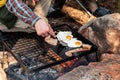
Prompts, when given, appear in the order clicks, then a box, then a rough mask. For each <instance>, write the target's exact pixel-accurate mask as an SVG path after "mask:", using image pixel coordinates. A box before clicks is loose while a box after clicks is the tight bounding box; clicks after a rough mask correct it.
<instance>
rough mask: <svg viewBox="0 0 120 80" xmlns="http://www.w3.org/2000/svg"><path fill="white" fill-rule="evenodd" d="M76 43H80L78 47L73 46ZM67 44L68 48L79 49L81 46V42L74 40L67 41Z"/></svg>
mask: <svg viewBox="0 0 120 80" xmlns="http://www.w3.org/2000/svg"><path fill="white" fill-rule="evenodd" d="M76 42H80V44H79V45H76V44H75V43H76ZM67 44H68V47H71V48H75V47H81V46H82V41H80V40H77V39H76V38H72V39H71V40H69V41H68V42H67Z"/></svg>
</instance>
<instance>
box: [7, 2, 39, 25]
mask: <svg viewBox="0 0 120 80" xmlns="http://www.w3.org/2000/svg"><path fill="white" fill-rule="evenodd" d="M6 7H7V8H8V10H9V11H10V12H11V13H13V14H14V15H16V16H17V17H18V18H19V19H21V20H23V21H24V22H25V23H28V24H30V25H34V24H35V23H36V22H37V21H38V20H39V19H40V18H39V17H38V16H37V15H36V14H34V13H33V11H32V10H31V9H30V8H29V7H28V6H27V5H26V4H25V3H23V2H22V0H8V1H7V3H6Z"/></svg>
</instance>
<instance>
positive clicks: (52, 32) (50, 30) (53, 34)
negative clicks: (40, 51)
mask: <svg viewBox="0 0 120 80" xmlns="http://www.w3.org/2000/svg"><path fill="white" fill-rule="evenodd" d="M49 34H50V35H51V36H52V37H56V36H55V32H54V31H53V29H52V28H51V26H50V25H49Z"/></svg>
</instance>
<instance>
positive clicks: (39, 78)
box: [6, 64, 58, 80]
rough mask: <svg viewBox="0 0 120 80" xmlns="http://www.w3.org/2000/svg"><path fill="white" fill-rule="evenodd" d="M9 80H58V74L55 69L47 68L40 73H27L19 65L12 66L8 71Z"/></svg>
mask: <svg viewBox="0 0 120 80" xmlns="http://www.w3.org/2000/svg"><path fill="white" fill-rule="evenodd" d="M6 73H7V78H8V79H7V80H56V79H57V78H58V72H57V71H56V70H55V69H52V68H47V69H43V70H40V71H36V72H32V73H29V74H27V73H25V72H22V69H21V67H20V65H19V64H14V65H11V66H10V67H9V68H8V69H6Z"/></svg>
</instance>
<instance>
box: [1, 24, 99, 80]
mask: <svg viewBox="0 0 120 80" xmlns="http://www.w3.org/2000/svg"><path fill="white" fill-rule="evenodd" d="M54 29H55V31H59V30H61V31H62V30H69V31H72V32H73V35H74V36H76V38H78V39H80V40H81V41H82V42H83V43H85V44H89V45H91V46H92V47H91V49H90V50H89V51H81V52H78V53H75V54H72V55H71V56H66V55H65V52H66V51H68V50H70V49H69V48H68V47H65V46H62V45H61V44H57V45H56V46H53V45H50V44H48V43H46V42H45V41H44V39H43V38H41V37H39V36H37V35H36V34H35V33H20V32H18V33H14V32H13V33H3V35H4V40H2V44H3V45H4V47H5V49H6V50H7V51H9V52H10V54H11V55H12V56H13V57H14V58H15V59H16V60H17V61H18V64H14V65H10V66H9V68H7V69H6V73H7V74H8V77H9V78H11V77H12V76H14V77H15V78H18V79H19V80H24V79H25V78H30V77H32V78H30V79H31V80H37V78H40V77H41V79H42V78H43V76H42V75H43V74H47V75H46V77H47V78H46V79H44V80H48V79H49V77H50V76H51V77H52V78H54V79H55V78H57V77H58V76H61V75H62V74H64V73H66V72H68V71H70V70H72V69H73V68H75V67H77V66H79V65H80V64H88V63H89V62H90V61H89V59H88V58H87V55H88V54H94V55H95V56H94V57H95V58H96V60H98V57H97V53H96V51H97V46H96V45H94V44H93V43H92V42H90V41H89V40H87V39H86V38H84V37H83V36H82V35H80V34H79V33H77V31H75V30H73V29H72V28H71V27H70V26H69V25H66V24H63V25H59V26H56V27H55V28H54ZM81 58H84V59H83V62H82V60H80V59H81ZM84 60H85V61H84ZM84 62H86V63H84ZM41 74H42V75H41ZM22 76H23V77H22ZM35 76H36V79H34V78H35ZM51 80H52V79H51Z"/></svg>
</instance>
